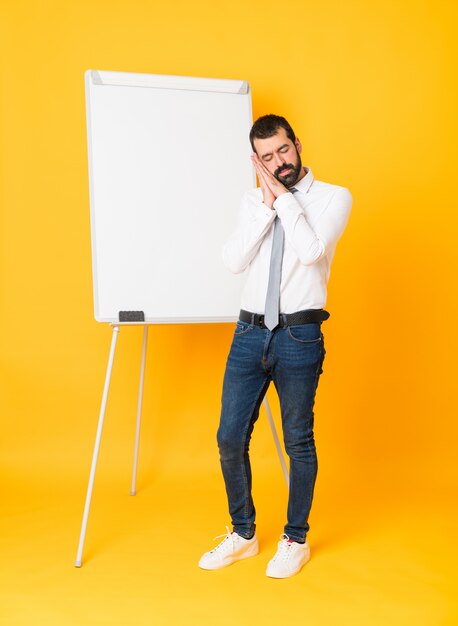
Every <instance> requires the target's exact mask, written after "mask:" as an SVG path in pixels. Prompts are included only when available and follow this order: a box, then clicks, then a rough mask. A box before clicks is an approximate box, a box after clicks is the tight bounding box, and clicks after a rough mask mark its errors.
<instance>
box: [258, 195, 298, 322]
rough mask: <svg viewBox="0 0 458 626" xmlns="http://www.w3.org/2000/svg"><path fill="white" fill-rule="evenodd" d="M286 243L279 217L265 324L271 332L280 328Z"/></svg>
mask: <svg viewBox="0 0 458 626" xmlns="http://www.w3.org/2000/svg"><path fill="white" fill-rule="evenodd" d="M289 191H290V192H291V193H296V191H297V189H296V188H295V187H291V188H290V190H289ZM284 242H285V231H284V230H283V226H282V223H281V221H280V219H279V218H278V216H277V217H276V218H275V222H274V234H273V238H272V252H271V256H270V269H269V283H268V285H267V296H266V306H265V310H264V324H265V325H266V326H267V328H268V329H269V330H273V329H274V328H275V327H276V326H278V316H279V313H280V282H281V266H282V261H283V247H284Z"/></svg>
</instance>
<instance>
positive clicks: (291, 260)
mask: <svg viewBox="0 0 458 626" xmlns="http://www.w3.org/2000/svg"><path fill="white" fill-rule="evenodd" d="M304 169H305V172H306V175H305V176H304V177H303V178H302V179H301V180H300V181H299V182H298V183H296V184H295V185H294V187H295V188H296V189H297V190H298V191H297V193H295V194H294V195H293V194H292V193H291V192H288V193H284V194H282V195H280V196H279V197H278V198H277V199H276V200H275V202H274V203H273V208H272V209H270V208H269V207H268V206H266V205H265V204H264V203H263V201H262V190H261V188H260V187H258V188H257V189H252V190H250V191H248V192H246V193H245V195H244V196H243V198H242V201H241V205H240V213H239V219H238V224H237V228H236V230H235V232H234V234H233V235H232V236H231V237H230V239H229V240H228V241H227V242H226V243H225V245H224V247H223V261H224V264H225V265H226V267H228V268H229V269H230V270H231V271H232V272H234V273H236V274H237V273H239V272H243V271H244V270H246V274H247V276H246V282H245V286H244V289H243V293H242V302H241V307H242V309H245V310H247V311H251V312H252V313H260V314H264V307H265V301H266V294H267V284H268V281H269V268H270V255H271V250H272V236H273V227H272V225H273V222H274V220H275V216H276V215H278V217H279V218H280V220H281V223H282V225H283V229H284V231H285V245H284V252H283V264H282V275H281V285H280V312H281V313H295V312H296V311H302V310H304V309H323V308H324V307H325V306H326V295H327V283H328V280H329V274H330V270H331V262H332V259H333V256H334V251H335V248H336V244H337V241H338V240H339V238H340V236H341V235H342V233H343V231H344V229H345V226H346V224H347V221H348V217H349V215H350V209H351V204H352V196H351V193H350V192H349V190H348V189H346V188H345V187H340V186H338V185H331V184H329V183H323V182H321V181H319V180H315V179H314V177H313V174H312V171H311V169H310V168H309V167H305V168H304Z"/></svg>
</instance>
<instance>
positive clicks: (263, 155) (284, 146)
mask: <svg viewBox="0 0 458 626" xmlns="http://www.w3.org/2000/svg"><path fill="white" fill-rule="evenodd" d="M282 148H289V146H288V144H287V143H284V144H283V145H282V146H280V147H279V148H278V150H276V152H279V151H280V150H281V149H282ZM271 154H273V153H272V152H266V153H265V154H262V155H261V159H263V158H264V157H266V156H270V155H271Z"/></svg>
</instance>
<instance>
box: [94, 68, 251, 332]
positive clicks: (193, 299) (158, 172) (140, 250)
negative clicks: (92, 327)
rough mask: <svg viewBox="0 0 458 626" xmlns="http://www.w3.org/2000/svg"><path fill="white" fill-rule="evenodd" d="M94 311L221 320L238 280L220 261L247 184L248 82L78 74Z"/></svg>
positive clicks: (231, 314)
mask: <svg viewBox="0 0 458 626" xmlns="http://www.w3.org/2000/svg"><path fill="white" fill-rule="evenodd" d="M85 86H86V112H87V137H88V163H89V194H90V211H91V242H92V274H93V293H94V315H95V319H96V320H97V321H99V322H112V323H113V322H118V321H119V312H120V311H143V312H144V315H145V322H147V323H188V322H191V323H192V322H227V321H233V320H234V319H236V318H237V316H238V311H239V309H240V297H241V289H242V282H243V279H242V276H241V275H233V274H232V273H231V272H230V271H229V270H228V269H227V268H226V267H225V266H224V265H223V262H222V257H221V249H222V246H223V243H224V241H225V240H226V239H227V238H228V237H229V235H230V234H231V232H232V231H233V230H234V228H235V224H236V218H237V213H238V208H239V206H240V200H241V198H242V195H243V194H244V192H245V191H247V190H248V189H250V188H252V187H254V186H255V173H254V170H253V166H252V163H251V160H250V154H251V152H252V150H251V146H250V142H249V138H248V137H249V132H250V128H251V125H252V108H251V90H250V88H249V85H248V83H247V82H246V81H236V80H219V79H209V78H191V77H180V76H161V75H156V74H134V73H126V72H108V71H99V70H87V71H86V72H85Z"/></svg>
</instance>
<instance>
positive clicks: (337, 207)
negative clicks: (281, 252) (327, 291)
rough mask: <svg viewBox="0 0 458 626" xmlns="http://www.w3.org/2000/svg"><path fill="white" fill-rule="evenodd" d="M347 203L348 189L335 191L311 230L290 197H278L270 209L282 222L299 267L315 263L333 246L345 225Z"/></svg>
mask: <svg viewBox="0 0 458 626" xmlns="http://www.w3.org/2000/svg"><path fill="white" fill-rule="evenodd" d="M351 202H352V200H351V194H350V192H349V191H348V189H345V188H344V187H339V188H338V189H337V190H336V192H334V194H333V196H332V197H331V198H330V201H329V202H328V205H327V206H326V208H325V210H324V211H323V212H322V214H321V215H320V217H319V219H318V220H317V221H316V223H314V226H313V228H312V226H311V225H310V224H309V223H308V222H307V219H306V216H305V214H304V211H303V209H302V208H301V206H300V204H299V203H298V202H297V200H296V199H295V198H294V196H293V194H291V193H287V194H282V195H280V196H278V198H277V199H276V200H275V202H274V208H275V209H276V211H277V215H278V217H279V218H280V220H281V222H282V225H283V229H284V231H285V238H287V239H288V241H289V242H290V244H291V245H292V247H293V249H294V250H295V252H296V254H297V256H298V258H299V260H300V262H301V263H302V264H303V265H313V264H314V263H317V262H318V261H319V260H320V259H321V258H322V257H323V256H324V255H325V254H327V252H328V250H329V249H330V248H331V247H332V246H333V245H334V244H335V243H337V241H338V239H339V238H340V236H341V235H342V233H343V231H344V229H345V226H346V224H347V221H348V217H349V213H350V208H351Z"/></svg>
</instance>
